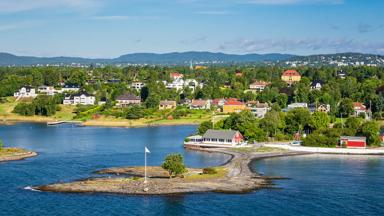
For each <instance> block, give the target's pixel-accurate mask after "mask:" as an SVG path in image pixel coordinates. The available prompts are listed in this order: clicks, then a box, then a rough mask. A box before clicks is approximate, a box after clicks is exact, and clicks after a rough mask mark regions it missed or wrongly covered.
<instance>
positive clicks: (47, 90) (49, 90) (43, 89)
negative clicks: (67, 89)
mask: <svg viewBox="0 0 384 216" xmlns="http://www.w3.org/2000/svg"><path fill="white" fill-rule="evenodd" d="M37 92H38V93H41V94H46V95H55V94H56V93H59V92H60V91H58V90H56V89H55V87H53V86H45V85H43V86H39V87H38V88H37Z"/></svg>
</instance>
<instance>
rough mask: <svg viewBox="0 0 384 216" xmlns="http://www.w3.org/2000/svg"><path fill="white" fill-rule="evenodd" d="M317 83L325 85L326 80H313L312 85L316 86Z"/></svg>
mask: <svg viewBox="0 0 384 216" xmlns="http://www.w3.org/2000/svg"><path fill="white" fill-rule="evenodd" d="M317 83H320V85H324V82H323V81H322V80H313V81H312V83H311V86H316V84H317Z"/></svg>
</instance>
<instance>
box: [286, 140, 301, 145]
mask: <svg viewBox="0 0 384 216" xmlns="http://www.w3.org/2000/svg"><path fill="white" fill-rule="evenodd" d="M302 143H303V141H297V140H296V141H292V142H290V143H289V144H291V145H294V146H301V144H302Z"/></svg>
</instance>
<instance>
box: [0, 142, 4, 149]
mask: <svg viewBox="0 0 384 216" xmlns="http://www.w3.org/2000/svg"><path fill="white" fill-rule="evenodd" d="M3 147H4V143H3V141H1V140H0V150H1V149H2V148H3Z"/></svg>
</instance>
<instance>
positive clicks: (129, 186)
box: [33, 147, 307, 195]
mask: <svg viewBox="0 0 384 216" xmlns="http://www.w3.org/2000/svg"><path fill="white" fill-rule="evenodd" d="M199 150H202V151H206V152H216V153H223V154H227V155H230V156H231V159H230V160H229V161H227V163H225V164H224V165H222V166H219V167H214V168H205V169H196V168H188V169H187V172H186V173H184V174H183V176H181V177H175V178H169V175H168V174H167V172H166V171H165V170H164V169H162V168H161V167H149V168H148V171H147V173H148V176H149V180H148V182H147V183H144V181H143V176H144V168H143V167H122V168H110V169H105V170H100V171H97V172H95V173H97V174H104V175H105V174H109V176H108V177H100V178H92V179H85V180H79V181H74V182H69V183H56V184H50V185H43V186H36V187H33V189H36V190H40V191H50V192H70V193H118V194H135V195H162V194H163V195H164V194H183V193H201V192H222V193H245V192H250V191H253V190H256V189H261V188H267V187H272V186H273V184H272V182H271V179H278V178H281V177H266V176H262V175H260V174H258V173H254V172H252V171H251V170H250V168H249V163H250V162H251V161H252V160H256V159H261V158H267V157H280V156H293V155H302V154H307V153H303V152H293V151H286V150H281V149H275V148H266V147H261V148H253V147H250V148H247V149H245V148H244V149H240V148H233V149H222V148H217V149H199Z"/></svg>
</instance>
